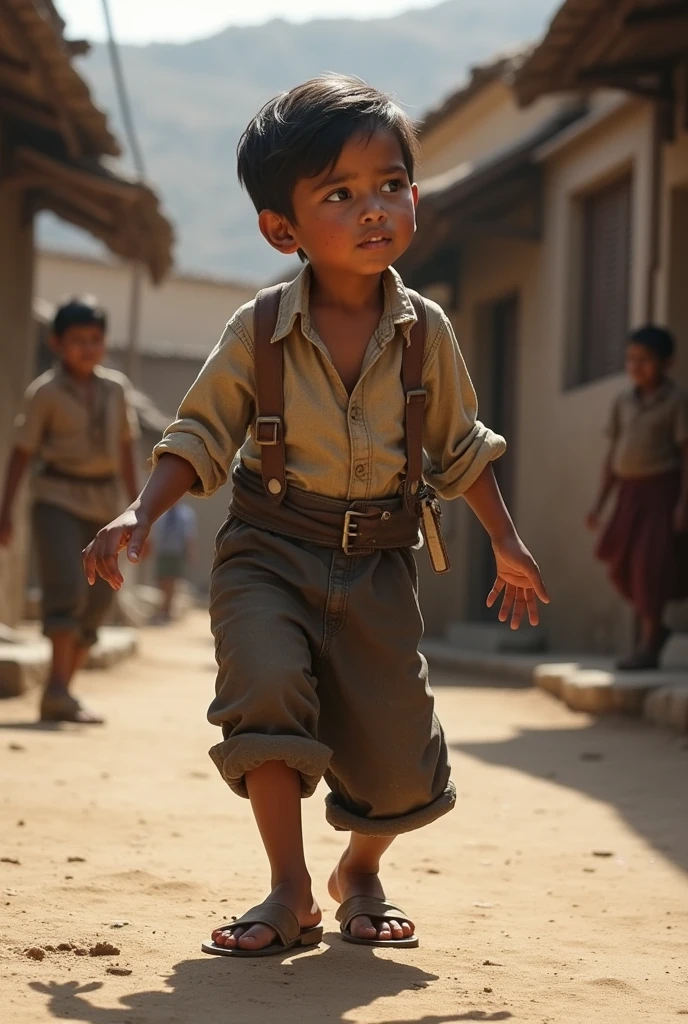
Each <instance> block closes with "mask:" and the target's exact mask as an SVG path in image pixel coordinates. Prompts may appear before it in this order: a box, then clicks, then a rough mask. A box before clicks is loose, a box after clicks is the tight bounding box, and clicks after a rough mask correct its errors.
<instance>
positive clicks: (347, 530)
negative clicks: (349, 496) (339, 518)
mask: <svg viewBox="0 0 688 1024" xmlns="http://www.w3.org/2000/svg"><path fill="white" fill-rule="evenodd" d="M354 516H356V517H358V518H359V519H360V518H364V517H365V512H356V511H354V509H349V511H348V512H345V513H344V530H343V533H342V548H343V550H344V554H346V555H350V554H351V550H350V548H349V545H350V543H351V542H352V541H354V540H356V538H357V536H358V523H352V522H351V520H352V519H353V518H354Z"/></svg>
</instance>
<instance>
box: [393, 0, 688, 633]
mask: <svg viewBox="0 0 688 1024" xmlns="http://www.w3.org/2000/svg"><path fill="white" fill-rule="evenodd" d="M421 142H422V167H421V195H422V198H421V203H420V208H419V231H418V236H417V239H416V241H415V242H414V245H413V247H412V248H411V250H410V251H409V253H408V254H407V255H406V256H405V258H404V260H403V261H402V263H401V265H400V269H401V271H402V273H403V274H404V276H405V279H406V280H407V282H408V283H409V284H410V285H415V286H416V287H420V288H422V289H423V290H424V291H425V292H426V294H428V295H431V296H432V295H437V297H438V298H439V299H440V301H443V302H444V303H445V304H446V305H447V307H448V311H449V314H450V316H451V319H452V321H453V323H454V325H455V328H456V331H457V334H458V337H459V339H460V342H461V345H462V348H463V351H464V353H465V355H466V359H467V362H468V364H469V368H470V370H471V372H472V374H473V377H474V379H475V383H476V386H477V390H478V393H479V395H480V396H481V400H482V410H481V412H482V415H483V417H484V418H485V419H486V420H487V421H488V422H489V423H491V424H492V425H493V426H494V427H495V428H496V429H499V430H503V431H504V432H505V433H506V434H507V435H508V436H509V438H510V442H511V443H510V450H509V452H508V454H507V456H505V458H504V460H503V462H502V464H501V466H499V467H498V473H499V476H500V480H501V484H502V486H503V488H504V491H505V493H506V495H507V498H508V500H509V503H510V505H511V507H512V508H513V510H514V513H515V518H516V520H517V522H518V525H519V528H520V530H521V532H522V534H523V536H524V539H525V540H526V542H527V543H528V544H530V545H532V547H533V550H534V551H535V552H536V553H537V556H538V559H539V560H540V562H541V566H542V569H543V572H544V574H545V577H546V579H547V581H548V584H549V586H550V587H551V590H552V594H553V598H554V601H553V604H552V606H551V608H549V609H547V611H546V615H545V623H544V636H545V639H546V640H547V641H548V643H549V645H550V646H551V647H553V648H555V649H559V650H570V651H577V650H589V651H600V652H602V651H605V652H606V651H609V652H611V651H615V650H618V649H620V648H621V647H622V646H624V645H625V644H626V643H627V642H628V641H629V639H630V634H631V631H632V629H633V620H632V615H631V613H630V611H629V610H628V609H627V608H626V607H625V605H624V604H623V603H622V602H621V601H620V600H619V599H618V598H617V597H616V596H615V594H614V593H613V592H612V590H611V587H610V585H609V583H608V581H607V579H606V575H605V573H604V571H603V569H602V568H601V567H600V566H599V565H597V564H596V563H595V561H594V558H593V546H594V541H593V539H592V538H591V536H590V535H589V534H588V533H586V531H585V529H584V525H583V521H584V517H585V513H586V511H587V509H588V508H589V507H590V504H591V502H592V500H593V497H594V494H595V490H596V486H597V481H598V475H599V472H600V466H601V462H602V458H603V452H604V447H605V439H604V428H605V424H606V420H607V417H608V414H609V409H610V405H611V402H612V400H613V398H614V396H615V395H616V394H617V393H618V391H619V389H620V388H621V387H622V386H623V376H622V369H623V352H624V341H625V337H626V334H627V330H628V328H629V327H632V326H635V325H639V324H641V323H643V322H646V321H649V320H653V321H656V322H658V323H662V324H667V325H668V326H669V327H670V328H671V329H672V330H673V331H674V332H675V333H676V335H677V337H678V339H679V349H680V353H679V358H678V360H677V366H676V375H677V377H678V380H679V381H680V382H681V383H682V384H683V385H684V386H688V289H687V288H686V286H685V280H684V278H685V267H686V265H687V256H688V253H686V251H685V250H686V248H687V247H688V4H686V3H685V2H680V3H679V2H674V3H661V2H647V0H645V2H641V0H633V2H629V0H567V2H566V3H564V5H563V6H562V7H561V9H560V10H559V11H558V13H557V14H556V16H555V18H554V19H553V21H552V24H551V26H550V29H549V31H548V33H547V34H546V36H545V38H544V40H543V41H542V42H541V43H540V45H539V46H537V47H535V48H529V49H525V50H520V51H518V52H516V53H512V54H508V55H506V56H501V57H500V58H498V59H496V60H494V61H491V62H490V63H489V64H487V65H485V66H484V67H481V68H478V69H476V70H475V71H474V72H473V75H472V78H471V80H470V82H469V83H468V84H467V85H466V86H465V87H464V88H462V89H460V90H459V91H458V92H457V93H455V94H454V95H453V96H451V97H450V98H449V99H448V100H447V101H446V102H445V103H444V104H443V106H442V107H441V108H439V109H438V110H437V111H434V112H432V113H431V114H430V115H429V116H428V117H427V119H426V121H425V124H424V127H423V131H422V136H421ZM447 521H448V535H449V543H450V549H451V552H452V554H453V558H454V562H455V563H456V564H457V565H459V567H461V568H462V569H463V570H464V571H462V572H459V573H455V574H453V575H452V576H450V577H448V578H446V579H443V580H439V581H437V582H430V581H429V580H426V581H425V582H426V589H425V612H426V617H427V620H428V626H429V630H430V632H432V633H435V634H441V633H443V632H445V631H446V630H448V629H450V628H451V626H452V623H453V622H455V621H456V620H459V621H463V622H484V621H485V619H486V613H485V610H484V605H483V601H484V595H485V593H486V592H487V590H488V589H489V585H490V583H491V578H490V577H491V574H492V571H493V569H492V565H491V560H490V552H489V548H488V545H487V543H486V542H485V540H484V539H483V538H482V537H481V536H480V531H479V529H478V528H477V526H476V525H475V524H474V523H473V522H472V521H471V518H470V517H469V516H468V515H467V514H466V510H465V509H463V508H461V507H451V508H450V509H448V510H447ZM466 559H467V564H466ZM466 570H467V571H466ZM682 616H683V618H682ZM674 625H675V626H677V627H678V628H681V627H683V628H684V629H685V628H688V622H687V621H686V618H685V610H683V611H681V610H677V611H676V614H675V617H674ZM508 639H509V638H507V641H508Z"/></svg>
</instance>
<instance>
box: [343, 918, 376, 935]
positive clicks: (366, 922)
mask: <svg viewBox="0 0 688 1024" xmlns="http://www.w3.org/2000/svg"><path fill="white" fill-rule="evenodd" d="M349 931H350V932H351V934H352V935H353V937H354V938H355V939H377V938H378V934H377V928H376V927H375V925H374V924H373V922H372V921H371V920H370V918H369V917H355V918H354V919H353V921H352V922H351V924H350V925H349Z"/></svg>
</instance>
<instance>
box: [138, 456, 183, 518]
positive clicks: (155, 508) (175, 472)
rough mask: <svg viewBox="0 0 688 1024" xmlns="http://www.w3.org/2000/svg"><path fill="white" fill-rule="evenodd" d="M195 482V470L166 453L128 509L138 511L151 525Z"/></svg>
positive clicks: (180, 459)
mask: <svg viewBox="0 0 688 1024" xmlns="http://www.w3.org/2000/svg"><path fill="white" fill-rule="evenodd" d="M195 481H196V470H195V469H194V468H193V466H192V465H191V463H190V462H187V461H186V459H182V458H180V456H178V455H172V454H171V453H166V454H165V455H162V456H161V457H160V461H159V462H158V464H157V466H156V467H155V469H154V470H153V472H152V473H151V475H150V476H149V478H148V481H147V483H146V486H145V487H144V488H143V490H142V491H141V494H140V495H139V496H138V497H137V498H136V499H135V500H134V501H133V502H132V503H131V505H130V508H132V509H134V510H136V511H138V510H140V511H141V512H142V513H143V514H144V516H145V517H146V519H147V520H148V521H149V523H151V524H153V523H154V522H155V521H156V520H157V519H159V518H160V516H161V515H163V514H164V513H165V512H167V511H168V509H170V508H172V506H173V505H176V503H177V502H178V501H179V499H180V498H183V497H184V495H185V494H186V492H187V491H188V490H189V488H191V487H192V486H193V484H194V483H195Z"/></svg>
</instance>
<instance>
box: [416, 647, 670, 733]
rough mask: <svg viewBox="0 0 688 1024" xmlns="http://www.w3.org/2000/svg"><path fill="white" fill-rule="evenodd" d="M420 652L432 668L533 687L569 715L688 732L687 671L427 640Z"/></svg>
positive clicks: (601, 659) (602, 659) (600, 659)
mask: <svg viewBox="0 0 688 1024" xmlns="http://www.w3.org/2000/svg"><path fill="white" fill-rule="evenodd" d="M421 651H422V652H423V654H425V656H426V657H427V659H428V661H429V662H430V664H431V666H432V667H433V668H438V669H445V670H448V671H450V672H459V673H462V674H463V675H469V676H473V677H478V678H489V679H491V680H492V681H494V682H499V681H500V680H502V681H504V682H506V683H511V684H512V685H513V684H514V683H521V684H523V685H529V684H532V685H535V686H538V687H539V688H540V689H542V690H544V691H546V692H547V693H550V694H552V695H553V696H554V697H557V698H558V699H559V700H562V701H563V702H564V703H565V704H566V705H567V707H569V708H570V709H571V710H572V711H580V712H585V713H588V714H594V715H601V714H607V713H609V712H617V713H621V714H626V715H635V716H644V717H645V718H647V719H648V720H649V721H653V722H656V723H657V724H659V725H664V726H666V727H668V728H672V729H675V730H678V731H679V732H688V670H685V669H684V670H681V669H680V668H673V666H672V668H669V669H665V670H662V671H653V672H619V671H617V670H616V669H615V668H614V667H613V663H612V662H611V661H610V660H608V659H604V658H592V657H584V658H577V657H576V656H575V655H574V656H573V657H572V658H570V660H565V659H564V658H562V660H561V661H558V662H555V661H551V662H548V661H545V660H543V657H542V655H536V654H530V655H526V654H495V653H491V654H486V653H485V652H481V651H468V650H460V649H457V648H456V647H454V646H453V645H452V644H448V643H446V642H444V641H441V640H433V639H426V640H424V641H423V644H422V645H421Z"/></svg>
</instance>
